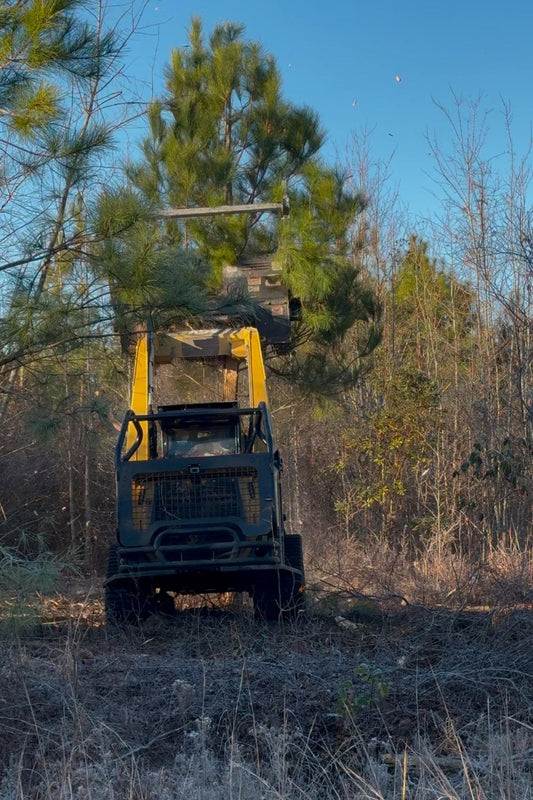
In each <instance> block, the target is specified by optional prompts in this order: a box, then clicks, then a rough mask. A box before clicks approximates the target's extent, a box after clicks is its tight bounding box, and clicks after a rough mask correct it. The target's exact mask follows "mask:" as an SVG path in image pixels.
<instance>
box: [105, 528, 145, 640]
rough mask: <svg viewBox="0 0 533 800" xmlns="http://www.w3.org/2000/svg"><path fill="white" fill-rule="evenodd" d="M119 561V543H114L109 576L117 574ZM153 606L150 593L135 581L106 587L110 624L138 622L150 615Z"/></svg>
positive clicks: (106, 607) (107, 613) (109, 562)
mask: <svg viewBox="0 0 533 800" xmlns="http://www.w3.org/2000/svg"><path fill="white" fill-rule="evenodd" d="M119 563H120V558H119V555H118V545H116V544H112V545H111V547H110V548H109V558H108V563H107V577H108V578H110V577H111V576H112V575H116V574H117V572H118V569H119ZM151 606H152V603H151V596H150V594H149V593H148V592H146V590H144V589H143V587H142V586H140V585H139V584H137V583H135V582H134V581H130V582H128V583H114V584H111V585H110V586H106V587H105V618H106V623H107V624H108V625H113V624H115V625H116V624H121V623H131V624H134V625H135V624H138V623H139V622H142V621H143V620H145V619H146V618H147V617H148V616H149V614H150V612H151Z"/></svg>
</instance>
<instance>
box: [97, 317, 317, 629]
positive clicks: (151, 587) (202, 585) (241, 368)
mask: <svg viewBox="0 0 533 800" xmlns="http://www.w3.org/2000/svg"><path fill="white" fill-rule="evenodd" d="M195 362H196V364H197V366H200V368H201V370H204V372H205V370H206V369H210V368H211V367H212V365H213V364H214V363H215V362H216V363H217V365H219V375H220V372H222V391H221V395H222V397H221V398H220V397H219V399H216V400H212V399H210V400H207V401H206V400H205V399H204V397H203V396H202V395H201V390H200V388H199V387H200V383H201V382H200V381H199V380H198V378H197V376H196V377H195V376H194V375H193V373H194V369H193V365H194V363H195ZM176 363H180V364H182V365H183V364H185V367H184V374H185V376H184V377H183V376H182V386H183V381H185V382H187V380H189V379H191V380H192V381H193V385H194V387H195V391H197V394H196V397H194V398H193V399H194V402H188V401H187V402H181V403H173V404H171V405H160V406H154V380H155V378H156V373H157V372H158V371H161V372H162V371H164V370H165V369H167V368H166V367H163V366H162V365H169V364H172V365H175V364H176ZM206 365H207V366H206ZM220 365H222V369H221V370H220ZM191 375H192V378H191ZM166 380H167V384H168V381H169V380H171V378H169V377H168V376H167V378H166ZM243 381H244V384H245V389H247V392H246V400H245V403H244V404H243V403H242V402H241V403H239V401H238V399H237V396H238V394H239V393H238V391H237V386H238V385H239V386H240V387H241V389H242V385H243ZM246 382H247V386H246ZM171 396H172V397H174V398H175V397H176V396H179V397H181V399H183V394H180V391H179V390H176V388H175V386H174V389H173V390H172V391H171ZM115 458H116V476H117V516H118V531H117V543H116V544H114V545H112V546H111V548H110V553H109V568H108V576H107V580H106V582H105V602H106V616H107V620H108V621H110V622H112V621H119V622H120V621H136V620H139V619H143V618H144V617H146V616H147V615H148V614H150V613H152V612H153V611H156V610H157V609H161V610H162V611H171V610H173V608H174V597H173V595H174V594H204V593H220V592H247V593H248V594H249V595H251V597H252V598H253V603H254V611H255V615H256V617H257V618H260V619H265V620H278V619H282V618H283V617H291V616H295V615H296V614H297V613H298V611H299V610H300V609H301V608H302V604H303V594H302V591H303V587H304V569H303V559H302V542H301V538H300V536H298V535H289V534H287V533H286V532H285V527H284V515H283V510H282V500H281V485H280V472H281V459H280V455H279V452H278V450H277V449H276V447H275V444H274V439H273V433H272V423H271V416H270V410H269V404H268V397H267V388H266V382H265V369H264V363H263V357H262V351H261V342H260V337H259V333H258V331H257V329H255V328H249V327H245V328H240V329H215V330H200V331H180V332H175V333H165V334H157V333H150V332H148V333H144V334H140V335H139V338H138V341H137V345H136V356H135V367H134V379H133V391H132V400H131V409H130V410H129V411H128V412H127V414H126V416H125V419H124V422H123V425H122V428H121V431H120V434H119V437H118V442H117V446H116V454H115Z"/></svg>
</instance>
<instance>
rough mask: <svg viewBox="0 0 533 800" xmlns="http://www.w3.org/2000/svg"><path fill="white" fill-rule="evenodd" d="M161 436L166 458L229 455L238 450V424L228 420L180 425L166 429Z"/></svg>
mask: <svg viewBox="0 0 533 800" xmlns="http://www.w3.org/2000/svg"><path fill="white" fill-rule="evenodd" d="M163 435H164V454H165V456H166V457H167V458H186V457H188V456H195V457H196V456H221V455H231V454H233V453H238V452H239V449H240V446H239V439H240V437H239V427H238V424H237V423H236V422H233V421H228V420H225V421H224V422H223V423H214V422H213V421H209V422H206V423H205V424H203V423H201V422H200V423H199V422H194V423H192V422H191V423H188V424H186V425H185V424H182V425H180V426H179V427H178V426H176V427H172V428H170V427H169V428H166V429H165V430H164V431H163Z"/></svg>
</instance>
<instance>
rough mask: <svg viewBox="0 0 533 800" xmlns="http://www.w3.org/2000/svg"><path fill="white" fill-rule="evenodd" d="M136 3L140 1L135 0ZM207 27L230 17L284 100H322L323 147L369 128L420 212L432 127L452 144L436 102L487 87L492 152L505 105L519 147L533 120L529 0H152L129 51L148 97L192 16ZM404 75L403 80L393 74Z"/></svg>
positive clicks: (499, 139) (330, 150)
mask: <svg viewBox="0 0 533 800" xmlns="http://www.w3.org/2000/svg"><path fill="white" fill-rule="evenodd" d="M138 7H139V8H140V7H141V2H139V3H138ZM193 15H198V16H201V17H202V18H203V20H204V23H205V28H206V31H210V30H211V29H212V27H213V26H214V25H215V24H216V23H217V22H221V21H224V20H232V21H236V22H242V23H244V24H245V26H246V33H247V35H248V36H249V37H250V38H252V39H256V40H260V41H262V42H263V44H264V46H265V49H266V50H267V51H268V52H270V53H271V54H272V55H274V56H275V58H276V60H277V62H278V66H279V68H280V70H281V73H282V76H283V82H284V91H285V95H286V97H287V98H288V99H290V100H292V101H294V102H296V103H299V104H306V105H309V106H311V107H312V108H313V109H315V110H316V111H317V112H318V113H319V115H320V118H321V121H322V124H323V127H324V128H325V129H326V131H327V134H328V140H327V144H326V148H325V150H324V156H325V157H327V158H330V159H333V158H334V157H335V154H336V153H339V155H340V156H341V158H342V156H343V154H344V153H345V151H346V145H347V142H349V141H350V139H351V136H352V134H353V132H354V131H359V132H361V131H362V130H364V129H366V130H368V131H370V132H371V134H370V144H371V150H372V154H373V156H374V157H375V158H376V159H379V160H386V159H388V158H389V157H390V156H391V155H392V164H391V172H392V182H393V183H394V184H395V185H396V184H397V185H398V188H399V195H400V198H401V200H402V201H403V202H404V203H406V204H408V206H409V208H410V210H411V212H412V214H413V216H414V217H415V218H416V217H417V216H420V215H425V214H426V213H431V212H432V210H433V209H434V207H435V201H434V199H433V197H432V192H433V191H434V190H435V186H434V184H433V183H432V181H431V179H430V177H429V176H428V174H427V173H431V171H432V168H433V161H432V158H431V156H430V155H429V147H428V144H427V141H426V134H427V132H429V133H430V134H431V135H433V134H435V133H436V134H437V136H438V138H439V140H440V141H441V142H442V144H443V147H445V146H446V139H447V135H448V130H447V126H446V124H445V121H444V118H443V116H442V114H441V112H439V111H438V109H437V108H436V105H435V102H434V101H435V100H436V101H437V102H439V103H441V104H443V105H445V106H447V107H451V106H452V105H453V100H452V94H451V92H452V90H453V91H454V92H455V93H456V94H457V95H461V96H464V97H466V98H475V97H477V96H479V95H481V96H482V97H483V106H484V108H486V109H488V110H491V114H490V117H489V120H490V121H489V125H490V129H491V130H490V135H489V139H488V142H487V148H488V149H487V154H488V155H497V154H498V153H500V152H502V151H503V150H504V149H505V147H506V141H505V136H504V129H503V122H502V113H501V112H502V103H503V102H504V101H505V102H506V103H508V104H510V106H511V109H512V114H513V138H514V141H515V144H516V145H517V147H518V149H519V150H521V149H524V148H525V147H526V145H527V142H528V141H529V136H530V132H531V123H532V119H533V105H532V103H531V99H532V98H531V92H532V88H531V87H532V86H533V60H532V58H531V38H532V35H533V2H530V0H507V2H506V3H505V4H504V3H503V2H502V0H500V2H496V0H449V2H442V1H441V0H426V2H422V0H404V2H392V0H381V2H373V3H372V2H369V1H368V0H365V2H362V1H361V0H352V2H349V0H322V2H319V0H268V2H265V3H260V2H257V0H247V1H245V0H223V2H221V1H220V0H150V2H148V3H146V4H145V8H144V12H143V16H142V23H141V26H140V29H139V30H138V32H137V33H136V35H135V37H134V39H133V41H132V44H131V48H130V52H129V56H128V64H129V66H128V69H129V70H131V71H133V73H134V74H135V75H136V76H137V78H138V79H139V81H141V83H140V85H141V86H142V91H143V92H144V93H146V94H147V95H149V94H150V93H151V90H152V87H153V91H154V92H155V93H158V92H160V91H162V88H163V77H162V76H163V67H164V64H165V63H166V62H167V61H168V57H169V53H170V50H171V48H172V47H176V46H179V45H182V44H184V43H185V42H186V40H187V38H186V30H187V28H188V26H189V22H190V19H191V16H193ZM396 76H400V77H401V82H398V81H397V80H396Z"/></svg>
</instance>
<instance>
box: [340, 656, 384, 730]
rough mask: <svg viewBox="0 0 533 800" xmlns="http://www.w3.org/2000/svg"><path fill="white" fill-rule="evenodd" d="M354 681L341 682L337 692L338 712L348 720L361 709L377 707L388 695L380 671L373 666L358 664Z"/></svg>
mask: <svg viewBox="0 0 533 800" xmlns="http://www.w3.org/2000/svg"><path fill="white" fill-rule="evenodd" d="M354 679H355V680H351V679H347V680H344V681H342V683H341V685H340V687H339V692H338V700H337V709H338V712H339V713H340V714H342V715H343V716H346V717H347V718H348V719H354V717H355V716H356V714H357V712H358V711H361V710H362V709H365V708H370V707H372V706H379V705H380V703H381V702H382V701H383V700H385V699H386V698H387V697H388V696H389V693H390V688H389V686H388V685H387V683H385V680H384V679H383V673H382V671H381V669H379V667H376V666H375V665H374V664H360V665H359V666H358V667H356V668H355V669H354Z"/></svg>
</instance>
